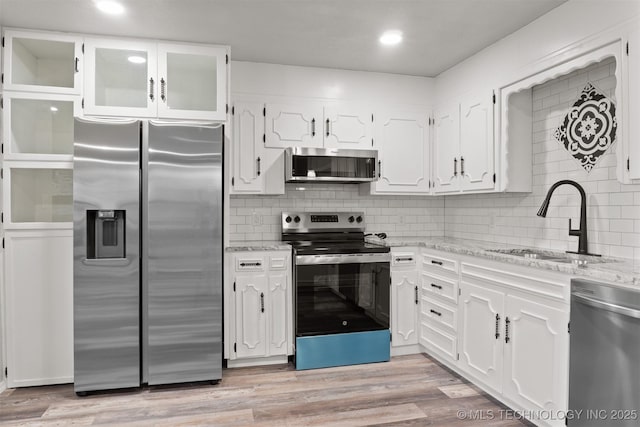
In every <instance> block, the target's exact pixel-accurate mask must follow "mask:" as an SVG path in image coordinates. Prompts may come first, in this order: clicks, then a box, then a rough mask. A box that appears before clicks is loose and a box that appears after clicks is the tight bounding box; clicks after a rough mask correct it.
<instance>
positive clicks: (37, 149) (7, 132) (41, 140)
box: [2, 92, 81, 161]
mask: <svg viewBox="0 0 640 427" xmlns="http://www.w3.org/2000/svg"><path fill="white" fill-rule="evenodd" d="M3 103H4V106H3V109H2V114H3V123H4V126H3V150H4V159H5V160H30V161H33V160H44V161H72V160H73V117H74V116H78V115H81V110H80V100H79V96H73V95H54V94H36V93H27V92H22V93H13V92H5V94H4V97H3Z"/></svg>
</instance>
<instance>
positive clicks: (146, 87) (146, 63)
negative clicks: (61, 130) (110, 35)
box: [84, 39, 160, 117]
mask: <svg viewBox="0 0 640 427" xmlns="http://www.w3.org/2000/svg"><path fill="white" fill-rule="evenodd" d="M156 62H157V61H156V44H155V43H145V42H139V41H126V40H102V39H86V41H85V69H86V73H85V79H84V82H85V89H84V94H85V109H84V112H85V114H95V115H107V116H133V117H154V116H156V114H157V100H158V99H159V97H160V84H159V82H158V81H157V77H156V70H157V64H156Z"/></svg>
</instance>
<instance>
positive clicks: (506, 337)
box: [504, 317, 511, 344]
mask: <svg viewBox="0 0 640 427" xmlns="http://www.w3.org/2000/svg"><path fill="white" fill-rule="evenodd" d="M510 323H511V320H509V318H508V317H506V318H505V319H504V342H505V343H507V344H509V341H511V338H509V324H510Z"/></svg>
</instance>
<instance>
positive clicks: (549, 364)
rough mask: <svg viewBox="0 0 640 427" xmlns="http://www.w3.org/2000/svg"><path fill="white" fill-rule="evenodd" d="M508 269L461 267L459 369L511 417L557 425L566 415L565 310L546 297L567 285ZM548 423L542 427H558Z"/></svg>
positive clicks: (529, 271)
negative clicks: (543, 415)
mask: <svg viewBox="0 0 640 427" xmlns="http://www.w3.org/2000/svg"><path fill="white" fill-rule="evenodd" d="M514 268H515V267H507V266H505V268H504V269H502V268H500V267H493V266H486V265H479V264H475V263H474V264H471V263H469V264H465V263H462V275H461V283H460V290H461V295H460V301H459V306H460V312H461V318H460V321H459V328H460V335H459V350H458V352H459V361H458V367H459V369H460V370H461V371H463V372H464V373H466V374H468V375H470V376H471V377H472V378H473V379H475V380H477V381H478V383H479V385H481V386H483V387H486V388H488V389H489V390H491V391H493V392H494V393H495V394H497V396H498V397H502V398H503V399H504V401H505V403H506V404H507V405H509V406H511V407H512V408H513V409H518V410H525V411H551V412H549V414H555V417H554V418H558V417H557V414H558V413H559V411H565V410H566V409H567V396H568V371H569V365H568V363H569V334H568V322H569V306H568V304H567V301H566V300H565V298H564V297H562V296H561V295H562V293H560V298H557V299H556V298H549V294H550V293H553V292H549V290H551V289H553V287H554V285H555V287H556V288H557V287H559V286H560V285H561V283H559V282H562V281H563V280H565V281H566V288H567V289H568V286H569V283H568V282H569V280H568V279H563V278H562V277H557V278H556V279H557V280H554V279H553V278H549V277H548V276H549V275H543V274H542V272H538V271H537V270H533V269H522V268H519V269H518V271H513V272H512V271H511V270H512V269H514ZM523 270H524V271H523ZM555 290H558V289H555ZM543 294H544V295H545V296H542V295H543ZM554 418H552V419H551V420H550V421H545V424H544V425H554V426H555V425H558V426H561V425H564V420H555V419H554ZM534 421H535V420H534ZM535 422H538V421H535Z"/></svg>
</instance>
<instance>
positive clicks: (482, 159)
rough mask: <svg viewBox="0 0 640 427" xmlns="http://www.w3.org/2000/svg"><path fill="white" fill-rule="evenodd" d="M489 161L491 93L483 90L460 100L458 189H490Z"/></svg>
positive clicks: (491, 149) (491, 150) (491, 142)
mask: <svg viewBox="0 0 640 427" xmlns="http://www.w3.org/2000/svg"><path fill="white" fill-rule="evenodd" d="M493 162H494V154H493V101H492V94H491V93H489V92H487V93H486V94H483V95H482V96H480V97H476V98H470V99H467V100H465V101H463V102H461V103H460V164H459V167H460V168H459V171H460V177H461V179H462V182H461V184H460V185H461V187H462V190H463V191H470V190H489V189H492V188H493V187H494V183H493V171H494V167H493Z"/></svg>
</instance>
